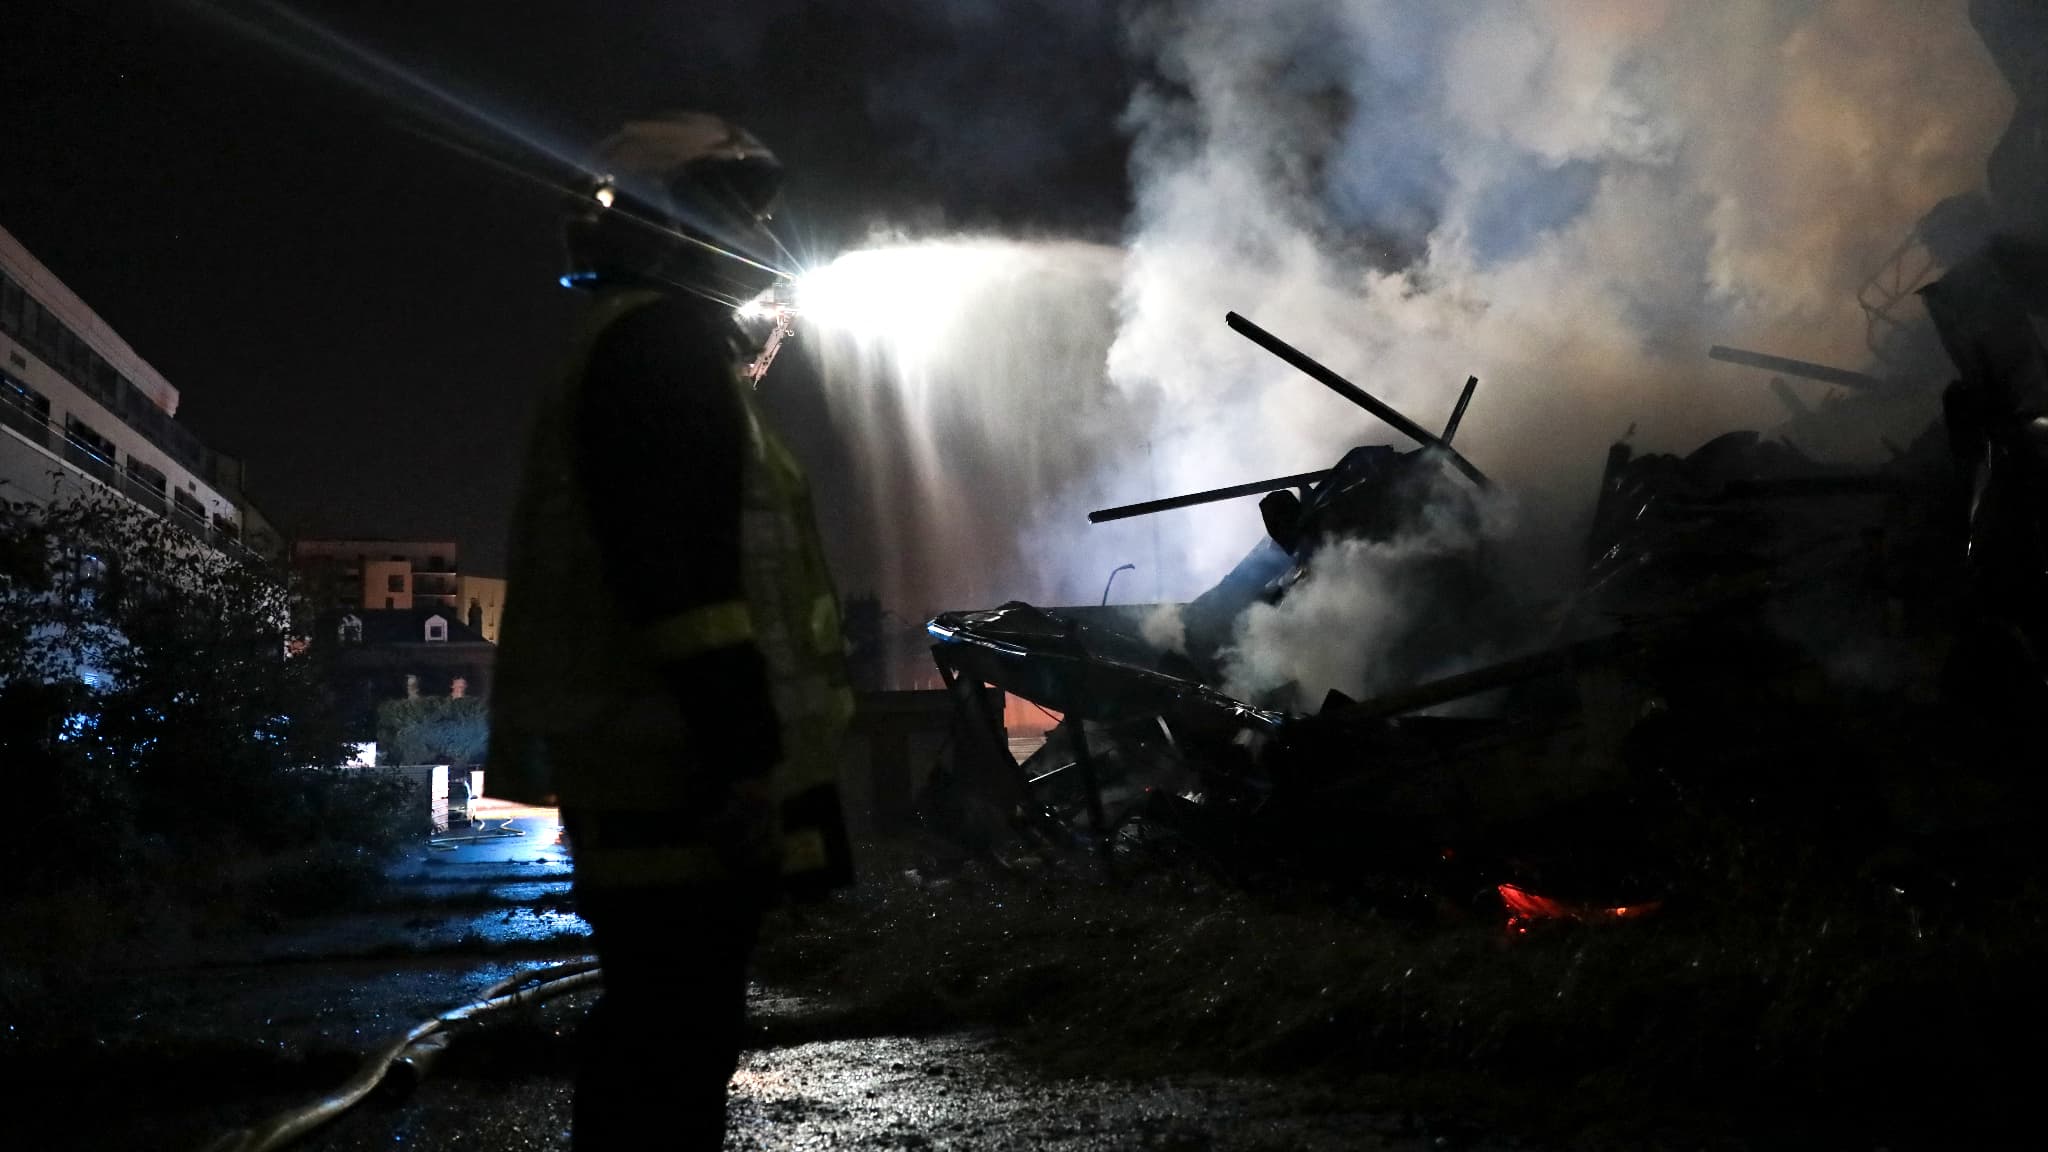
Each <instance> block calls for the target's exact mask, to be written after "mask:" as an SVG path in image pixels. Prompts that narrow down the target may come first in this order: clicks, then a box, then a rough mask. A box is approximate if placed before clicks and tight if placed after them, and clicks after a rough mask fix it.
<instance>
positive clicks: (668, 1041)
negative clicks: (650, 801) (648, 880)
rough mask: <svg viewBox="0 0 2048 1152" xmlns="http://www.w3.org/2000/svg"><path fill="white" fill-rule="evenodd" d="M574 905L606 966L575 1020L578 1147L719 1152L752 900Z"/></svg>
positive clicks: (612, 898) (652, 892) (662, 896)
mask: <svg viewBox="0 0 2048 1152" xmlns="http://www.w3.org/2000/svg"><path fill="white" fill-rule="evenodd" d="M572 831H573V829H572ZM577 908H578V910H579V911H580V912H581V913H582V915H583V918H584V919H585V920H587V921H589V922H590V927H591V931H592V935H593V938H594V942H595V943H596V945H597V957H598V960H599V962H600V963H601V964H603V966H604V994H603V995H602V996H601V997H600V998H599V999H598V1002H597V1006H596V1007H595V1008H593V1009H592V1010H591V1013H590V1018H589V1020H587V1021H586V1022H585V1023H584V1025H583V1038H582V1059H581V1061H580V1063H579V1065H578V1071H577V1075H576V1105H575V1122H574V1130H573V1131H574V1136H575V1145H574V1146H575V1148H576V1149H577V1152H612V1150H613V1149H621V1148H633V1149H654V1148H659V1149H688V1150H691V1152H695V1150H697V1149H717V1148H720V1147H721V1146H722V1145H723V1143H724V1138H725V1088H726V1084H727V1082H728V1081H730V1080H731V1079H732V1074H733V1069H734V1068H735V1067H736V1066H737V1065H738V1063H739V1051H740V1041H741V1039H742V1034H743V1028H744V1025H745V1020H746V997H747V958H748V956H749V955H750V954H751V953H752V952H753V949H754V941H755V938H756V937H757V936H758V935H759V933H760V928H761V911H760V908H759V905H758V902H755V901H743V900H739V899H735V898H733V897H731V896H729V895H725V894H720V893H708V892H706V891H705V890H703V889H701V888H692V889H681V888H664V887H657V888H639V889H631V890H599V891H592V890H589V889H587V888H584V887H582V886H579V888H578V891H577Z"/></svg>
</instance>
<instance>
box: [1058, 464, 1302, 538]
mask: <svg viewBox="0 0 2048 1152" xmlns="http://www.w3.org/2000/svg"><path fill="white" fill-rule="evenodd" d="M1329 475H1330V470H1329V469H1327V468H1325V469H1324V470H1322V471H1321V472H1298V473H1296V474H1295V475H1292V476H1276V477H1274V478H1273V479H1271V480H1254V481H1252V482H1251V483H1249V484H1232V485H1231V486H1230V487H1228V488H1211V489H1209V490H1208V491H1207V492H1191V493H1189V494H1187V495H1186V496H1166V497H1163V498H1161V499H1158V500H1147V501H1144V502H1143V503H1140V504H1125V505H1124V506H1122V507H1120V508H1103V509H1099V510H1097V511H1094V512H1090V513H1089V514H1088V522H1089V523H1090V524H1104V523H1107V522H1109V521H1111V520H1128V519H1130V518H1131V517H1133V516H1150V515H1151V514H1152V513H1154V512H1170V511H1172V510H1173V509H1175V508H1191V507H1193V506H1195V505H1197V504H1214V503H1216V502H1217V501H1218V500H1235V499H1237V498H1238V497H1239V496H1264V495H1265V494H1266V493H1268V492H1278V491H1279V490H1280V489H1282V488H1302V487H1306V486H1307V485H1310V484H1320V483H1322V482H1323V481H1324V480H1325V479H1327V478H1328V477H1329Z"/></svg>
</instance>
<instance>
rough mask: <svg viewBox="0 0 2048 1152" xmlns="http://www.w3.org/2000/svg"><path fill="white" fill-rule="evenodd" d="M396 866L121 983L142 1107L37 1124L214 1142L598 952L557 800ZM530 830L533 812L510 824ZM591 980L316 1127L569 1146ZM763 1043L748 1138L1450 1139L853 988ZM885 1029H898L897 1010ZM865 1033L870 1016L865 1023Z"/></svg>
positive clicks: (756, 1002)
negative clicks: (374, 1056) (921, 1026)
mask: <svg viewBox="0 0 2048 1152" xmlns="http://www.w3.org/2000/svg"><path fill="white" fill-rule="evenodd" d="M481 829H482V830H484V831H486V832H487V834H483V835H474V834H466V833H464V832H463V831H460V830H458V831H457V832H456V833H454V834H452V835H450V836H447V837H441V838H438V839H439V840H440V843H437V844H434V845H432V846H428V847H425V848H423V850H421V851H418V852H415V853H412V854H410V855H408V856H407V857H406V858H405V859H403V860H402V861H400V862H398V863H397V864H396V865H394V867H393V869H392V873H391V878H392V881H393V883H392V885H391V887H390V891H389V892H388V893H387V895H386V896H385V897H384V898H383V899H382V900H381V901H380V902H379V903H378V904H377V905H376V906H375V907H373V908H371V909H368V910H365V911H359V912H354V913H350V914H347V915H342V916H332V917H323V918H316V919H314V920H311V921H306V922H299V923H294V924H291V925H288V926H286V927H284V928H282V929H280V930H278V931H276V932H272V933H262V934H255V935H252V936H249V937H244V938H237V939H233V940H216V941H209V942H207V943H206V946H205V947H204V948H203V949H202V950H201V954H200V955H198V956H197V957H195V958H193V960H192V962H191V963H181V964H179V965H177V966H175V967H166V966H160V965H151V966H146V967H140V968H138V969H136V970H133V971H131V972H129V973H127V974H125V975H123V976H122V977H121V978H119V979H117V980H115V981H112V982H110V983H109V984H108V985H107V987H106V1000H105V1005H104V1006H105V1008H106V1011H107V1012H108V1014H109V1016H110V1017H113V1018H115V1019H117V1020H119V1022H120V1027H121V1028H122V1029H123V1031H124V1034H125V1038H124V1041H123V1043H122V1044H118V1045H116V1046H115V1049H117V1050H108V1049H106V1048H105V1047H104V1044H105V1041H99V1042H96V1043H98V1044H100V1045H102V1047H99V1048H96V1049H94V1050H92V1051H90V1052H84V1053H74V1054H72V1056H70V1057H66V1058H65V1059H74V1060H76V1061H77V1063H78V1065H79V1069H78V1071H77V1072H71V1071H67V1070H66V1068H64V1067H63V1066H62V1064H63V1060H60V1061H59V1064H58V1066H54V1067H53V1068H52V1069H51V1075H52V1077H53V1078H59V1077H66V1076H69V1077H72V1078H73V1079H74V1080H75V1079H76V1077H77V1076H78V1075H91V1074H96V1073H93V1072H87V1071H86V1069H102V1068H112V1069H115V1070H117V1074H118V1075H119V1076H120V1077H121V1078H123V1079H124V1080H126V1081H128V1082H131V1083H134V1084H135V1085H136V1088H135V1089H134V1090H132V1091H131V1092H129V1094H128V1095H127V1097H126V1100H125V1103H126V1104H127V1105H128V1106H129V1107H132V1109H133V1110H134V1112H133V1116H132V1117H130V1116H128V1115H127V1114H126V1113H122V1114H121V1116H120V1118H119V1119H114V1118H113V1117H111V1116H110V1117H106V1118H100V1119H98V1120H96V1121H95V1123H93V1124H77V1125H72V1126H69V1127H66V1128H63V1129H53V1130H52V1133H51V1134H50V1135H49V1136H48V1137H47V1138H43V1139H39V1140H37V1141H33V1142H32V1143H33V1144H34V1145H35V1146H47V1147H52V1148H131V1147H144V1146H148V1147H165V1148H187V1147H189V1148H199V1147H204V1146H206V1145H207V1144H209V1143H210V1142H211V1141H212V1140H213V1138H215V1137H216V1136H218V1135H219V1134H221V1133H223V1132H225V1131H228V1130H230V1129H233V1128H235V1127H238V1126H241V1125H244V1124H248V1123H251V1122H254V1121H256V1120H258V1119H260V1118H261V1117H264V1116H266V1115H269V1114H271V1113H272V1112H275V1111H277V1110H279V1109H282V1108H285V1107H288V1106H290V1105H292V1104H294V1103H297V1102H300V1101H304V1100H306V1099H309V1098H311V1097H312V1096H314V1095H316V1094H318V1093H319V1092H320V1091H322V1090H324V1089H326V1088H330V1087H332V1086H334V1085H336V1084H338V1083H340V1082H341V1081H342V1080H344V1079H345V1078H346V1077H347V1075H348V1074H349V1072H350V1071H351V1070H352V1068H353V1067H354V1065H355V1062H356V1060H357V1058H358V1057H359V1056H360V1054H361V1053H363V1052H365V1051H368V1050H370V1049H372V1048H374V1047H376V1046H377V1044H378V1043H380V1042H381V1041H383V1040H385V1039H387V1038H388V1037H390V1036H392V1035H395V1034H397V1033H399V1032H402V1031H403V1030H404V1029H406V1028H407V1027H409V1026H410V1025H412V1024H413V1023H415V1022H417V1021H418V1020H420V1019H423V1018H425V1017H427V1016H430V1015H433V1014H435V1013H436V1012H439V1011H442V1010H444V1009H446V1008H449V1007H453V1006H455V1005H457V1004H460V1003H463V1002H465V1001H467V1000H469V999H472V998H474V997H475V996H476V995H478V994H479V993H480V992H482V990H483V989H485V988H486V987H488V986H489V985H491V984H492V983H494V982H496V981H499V980H501V979H504V978H505V977H507V976H508V975H511V974H513V973H515V972H518V971H522V970H528V969H532V968H535V967H539V966H541V965H545V964H550V963H556V962H560V961H563V960H569V959H575V958H578V957H580V956H582V955H584V954H585V952H586V950H587V948H588V939H587V937H588V933H589V928H588V926H587V925H586V924H584V923H583V921H581V920H580V919H579V918H577V917H576V916H575V915H574V913H573V911H571V910H570V908H569V907H568V896H569V891H568V884H569V868H570V864H569V860H568V856H567V852H566V850H565V848H564V847H563V845H562V844H561V843H560V842H559V840H560V837H559V825H558V824H557V823H556V822H555V819H554V814H553V813H552V812H548V811H545V810H505V809H502V808H500V809H490V810H488V811H487V819H486V820H485V821H484V823H483V824H482V826H481ZM507 833H523V834H507ZM593 998H594V994H593V993H588V992H585V993H577V994H574V995H571V996H566V997H563V998H562V999H560V1000H558V1001H555V1002H552V1003H549V1004H546V1005H543V1006H541V1007H539V1008H536V1009H531V1010H527V1011H524V1012H520V1013H516V1014H511V1015H508V1016H505V1017H500V1018H497V1019H494V1020H492V1021H491V1022H490V1023H489V1024H487V1025H484V1026H481V1027H478V1028H475V1029H473V1030H469V1031H466V1032H464V1033H462V1034H461V1035H460V1037H459V1039H458V1040H457V1042H456V1044H455V1046H454V1047H453V1048H452V1049H451V1051H450V1053H449V1055H448V1056H447V1057H445V1058H444V1060H443V1061H442V1064H441V1066H440V1067H438V1068H437V1069H436V1070H435V1072H434V1074H433V1075H432V1076H431V1077H430V1078H429V1079H428V1080H427V1081H426V1082H425V1083H424V1084H422V1085H421V1086H420V1087H419V1088H418V1089H416V1090H415V1091H414V1092H413V1093H412V1094H410V1095H409V1096H405V1097H403V1098H397V1097H390V1096H380V1097H377V1098H373V1099H372V1100H369V1101H366V1102H364V1103H363V1104H361V1105H358V1106H357V1107H356V1108H355V1109H353V1110H352V1111H350V1112H349V1113H347V1114H346V1115H344V1116H343V1117H341V1118H340V1119H339V1120H338V1121H336V1122H335V1123H333V1124H331V1125H330V1126H329V1127H327V1128H325V1129H322V1130H320V1131H318V1132H316V1133H315V1134H314V1135H313V1136H312V1137H310V1138H309V1139H308V1140H306V1141H305V1142H304V1143H303V1144H302V1145H301V1146H302V1147H305V1148H308V1149H333V1150H342V1149H369V1148H377V1149H391V1148H423V1149H480V1148H488V1149H523V1148H530V1149H539V1148H566V1147H567V1146H568V1118H569V1115H570V1088H569V1084H570V1077H571V1075H572V1072H573V1066H574V1053H575V1037H576V1032H577V1027H578V1024H579V1023H580V1021H581V1019H582V1018H583V1016H584V1014H585V1013H586V1012H587V1011H588V1008H589V1005H590V1003H591V1002H592V1000H593ZM749 1017H750V1024H751V1027H752V1029H753V1031H754V1033H755V1036H756V1042H755V1044H754V1045H753V1046H752V1047H750V1049H749V1050H748V1051H747V1052H746V1053H745V1054H744V1055H743V1057H742V1061H741V1066H740V1069H739V1072H738V1074H737V1075H736V1077H735V1078H734V1081H733V1091H732V1097H731V1104H730V1124H731V1133H730V1137H729V1140H728V1147H730V1148H759V1149H811V1148H875V1149H896V1148H901V1149H936V1148H959V1149H967V1148H975V1149H1010V1148H1014V1149H1027V1148H1030V1149H1037V1148H1047V1149H1094V1148H1167V1149H1278V1148H1331V1149H1337V1148H1358V1149H1381V1148H1418V1149H1420V1148H1433V1147H1442V1146H1443V1145H1442V1144H1441V1143H1438V1142H1434V1141H1432V1139H1430V1138H1429V1136H1428V1135H1427V1134H1424V1133H1420V1132H1418V1131H1415V1130H1404V1129H1402V1128H1401V1127H1400V1126H1399V1125H1397V1124H1395V1123H1393V1122H1391V1121H1389V1120H1388V1118H1387V1117H1386V1116H1385V1115H1384V1114H1381V1113H1375V1112H1373V1111H1370V1110H1367V1109H1363V1108H1360V1107H1358V1106H1357V1105H1356V1104H1355V1103H1354V1102H1351V1101H1347V1100H1343V1099H1339V1098H1336V1097H1333V1096H1332V1095H1330V1094H1328V1093H1327V1092H1323V1091H1318V1090H1315V1089H1311V1088H1308V1087H1305V1086H1303V1085H1300V1084H1288V1083H1281V1082H1271V1081H1262V1080H1255V1079H1244V1078H1239V1079H1232V1078H1194V1079H1174V1080H1154V1081H1145V1082H1127V1081H1117V1080H1108V1079H1099V1078H1092V1077H1086V1076H1075V1075H1071V1074H1063V1073H1056V1072H1052V1071H1049V1070H1046V1069H1045V1068H1043V1067H1042V1066H1038V1065H1035V1064H1034V1063H1032V1062H1031V1061H1030V1060H1029V1059H1027V1058H1026V1057H1024V1056H1023V1055H1021V1054H1020V1053H1019V1051H1018V1050H1016V1049H1013V1048H1012V1047H1010V1046H1009V1045H1008V1044H1006V1043H1005V1042H1004V1040H1003V1039H1002V1038H1001V1037H999V1036H995V1035H991V1034H987V1033H979V1032H954V1033H948V1034H940V1035H889V1034H877V1035H869V1034H859V1033H860V1032H861V1029H859V1028H848V1027H847V1026H846V1025H845V1020H846V1019H847V1017H846V1014H845V1013H844V1012H843V1011H841V1010H840V1009H839V1008H837V1007H836V1006H834V1005H831V1004H827V1003H822V1002H818V1001H814V1000H811V999H808V998H806V997H803V996H798V995H792V994H789V993H787V992H785V991H782V990H778V989H774V988H763V987H756V988H755V989H753V991H752V994H751V997H750V1005H749ZM882 1031H886V1030H885V1029H884V1030H882ZM848 1032H852V1033H855V1034H850V1035H849V1034H847V1033H848Z"/></svg>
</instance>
